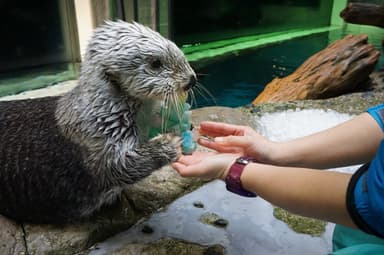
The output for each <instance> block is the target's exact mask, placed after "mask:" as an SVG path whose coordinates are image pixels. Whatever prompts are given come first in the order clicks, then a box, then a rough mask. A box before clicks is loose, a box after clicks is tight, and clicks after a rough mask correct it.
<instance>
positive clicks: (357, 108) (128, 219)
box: [0, 90, 384, 255]
mask: <svg viewBox="0 0 384 255" xmlns="http://www.w3.org/2000/svg"><path fill="white" fill-rule="evenodd" d="M381 102H384V93H383V92H382V90H377V91H374V92H361V93H353V94H349V95H344V96H340V97H337V98H332V99H327V100H305V101H292V102H287V103H273V104H270V103H267V104H260V105H256V106H246V107H240V108H228V107H206V108H201V109H196V110H194V111H193V113H192V122H193V124H194V125H195V126H198V124H199V123H200V122H201V121H203V120H212V121H223V122H227V123H234V124H239V125H251V126H255V123H253V121H251V117H252V116H254V115H258V116H261V115H263V114H264V113H268V112H269V113H270V112H276V111H283V110H286V109H313V108H317V109H332V110H336V111H338V112H342V113H350V114H358V113H361V112H363V111H365V110H366V109H367V108H368V107H370V106H373V105H376V104H379V103H381ZM203 183H204V182H203V181H202V180H199V179H193V178H192V179H189V178H181V177H180V176H179V175H178V174H177V173H176V172H175V171H174V170H173V169H172V168H171V167H164V168H163V169H161V170H159V171H156V172H154V173H153V174H152V175H151V176H149V177H148V178H146V179H144V180H142V181H141V182H139V183H137V184H135V185H133V186H131V187H129V188H128V189H127V190H126V191H125V192H124V193H123V195H122V197H121V201H119V202H118V203H116V204H115V205H113V206H111V207H109V208H105V209H103V211H102V212H100V213H99V214H98V215H96V216H95V217H94V218H92V219H91V220H89V221H87V222H85V223H82V224H74V225H66V226H51V225H30V224H23V225H18V224H16V223H15V222H13V221H12V220H8V219H6V218H4V217H1V216H0V225H1V226H2V227H1V228H0V254H6V255H8V254H9V255H16V254H29V255H35V254H36V255H37V254H39V255H44V254H63V255H65V254H76V253H80V252H82V251H85V250H86V249H87V248H89V247H90V246H92V245H93V244H95V243H96V242H100V241H102V240H105V239H106V238H107V237H110V236H112V235H114V234H116V233H118V232H121V231H123V230H125V229H127V228H129V227H130V226H132V225H133V224H135V223H136V222H137V221H138V220H140V219H142V218H143V217H146V216H148V215H150V214H152V213H153V212H155V211H158V210H160V209H161V208H164V207H166V206H167V205H168V204H169V203H171V202H172V201H173V200H175V199H176V198H178V197H180V196H182V195H184V194H186V193H188V192H190V191H192V190H194V189H196V188H197V187H199V186H201V185H202V184H203ZM185 245H187V246H186V247H189V246H188V245H190V244H187V243H186V244H185ZM135 247H136V248H137V247H139V248H137V249H141V250H143V249H144V248H143V247H144V246H143V244H136V246H135ZM136 248H135V249H136ZM127 249H128V248H127ZM129 249H130V248H129ZM132 249H133V248H132ZM121 254H123V253H121ZM125 254H149V253H125ZM159 254H160V253H159ZM164 254H168V253H164ZM169 254H170V253H169ZM191 254H192V253H191ZM193 254H195V253H193ZM196 254H199V253H196Z"/></svg>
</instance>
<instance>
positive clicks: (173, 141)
mask: <svg viewBox="0 0 384 255" xmlns="http://www.w3.org/2000/svg"><path fill="white" fill-rule="evenodd" d="M149 142H150V143H152V145H153V148H155V150H156V151H159V152H160V155H162V156H163V157H165V158H166V160H167V162H168V163H171V162H174V161H176V160H177V159H178V158H179V157H180V156H181V143H182V139H181V138H180V137H178V136H174V135H171V134H161V135H158V136H156V137H154V138H152V139H151V140H150V141H149Z"/></svg>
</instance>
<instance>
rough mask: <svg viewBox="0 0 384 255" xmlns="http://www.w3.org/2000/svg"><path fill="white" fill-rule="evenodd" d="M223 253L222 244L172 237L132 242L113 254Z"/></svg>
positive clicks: (202, 254) (178, 254)
mask: <svg viewBox="0 0 384 255" xmlns="http://www.w3.org/2000/svg"><path fill="white" fill-rule="evenodd" d="M154 254H156V255H223V254H224V248H223V247H222V246H220V245H213V246H202V245H198V244H192V243H188V242H184V241H181V240H175V239H170V238H165V239H161V240H159V241H157V242H154V243H151V244H140V243H135V244H130V245H127V246H125V247H124V248H122V249H120V250H118V251H116V252H113V253H112V254H111V255H154Z"/></svg>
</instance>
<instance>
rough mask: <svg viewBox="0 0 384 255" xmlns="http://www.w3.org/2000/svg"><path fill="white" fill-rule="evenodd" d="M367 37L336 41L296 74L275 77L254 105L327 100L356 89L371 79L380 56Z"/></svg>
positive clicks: (361, 36) (314, 56)
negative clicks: (370, 75) (370, 76)
mask: <svg viewBox="0 0 384 255" xmlns="http://www.w3.org/2000/svg"><path fill="white" fill-rule="evenodd" d="M367 39H368V36H367V35H365V34H360V35H347V36H346V37H344V38H343V39H341V40H338V41H335V42H334V43H332V44H331V45H329V46H328V47H327V48H325V49H324V50H322V51H320V52H318V53H316V54H315V55H313V56H311V57H310V58H309V59H307V60H306V61H305V62H304V63H303V64H302V65H301V66H300V67H299V68H298V69H297V70H296V71H295V72H293V73H292V74H290V75H288V76H286V77H284V78H275V79H273V80H272V81H271V82H270V83H269V84H267V86H266V87H265V89H264V90H263V91H262V92H261V94H259V96H258V97H257V98H256V99H255V100H254V101H253V104H258V103H263V102H284V101H290V100H302V99H324V98H330V97H334V96H338V95H341V94H344V93H347V92H351V91H353V90H354V89H355V88H357V86H359V85H360V84H361V83H362V82H364V81H366V80H367V79H368V78H369V74H370V73H371V72H372V70H373V69H374V67H375V65H376V63H377V61H378V59H379V56H380V52H379V51H378V50H376V49H375V47H374V46H372V45H371V44H368V43H367Z"/></svg>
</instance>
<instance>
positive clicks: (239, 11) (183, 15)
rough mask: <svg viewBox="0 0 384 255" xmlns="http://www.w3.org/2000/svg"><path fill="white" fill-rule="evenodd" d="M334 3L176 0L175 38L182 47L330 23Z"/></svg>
mask: <svg viewBox="0 0 384 255" xmlns="http://www.w3.org/2000/svg"><path fill="white" fill-rule="evenodd" d="M332 5H333V1H331V0H305V1H304V0H303V1H289V0H268V1H267V0H264V1H255V0H241V1H233V0H210V1H206V0H194V1H181V0H173V1H171V7H172V8H171V10H172V11H171V12H172V15H171V16H172V17H171V19H172V24H173V39H174V40H175V41H176V43H177V44H178V45H179V46H183V45H189V44H196V43H202V42H209V41H215V40H221V39H228V38H234V37H239V36H245V35H255V34H263V33H270V32H276V31H285V30H291V29H307V28H314V27H321V26H328V25H329V23H330V19H331V14H332Z"/></svg>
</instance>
